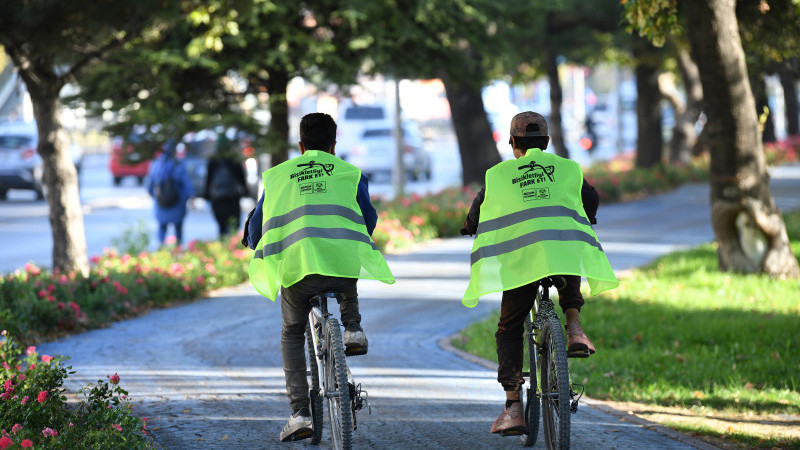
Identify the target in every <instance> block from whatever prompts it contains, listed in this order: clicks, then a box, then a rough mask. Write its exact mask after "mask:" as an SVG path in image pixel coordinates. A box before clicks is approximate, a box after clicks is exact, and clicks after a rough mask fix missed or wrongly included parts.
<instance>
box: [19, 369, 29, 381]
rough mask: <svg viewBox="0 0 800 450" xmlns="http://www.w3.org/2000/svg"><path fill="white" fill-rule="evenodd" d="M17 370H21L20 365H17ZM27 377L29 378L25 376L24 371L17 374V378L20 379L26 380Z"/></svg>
mask: <svg viewBox="0 0 800 450" xmlns="http://www.w3.org/2000/svg"><path fill="white" fill-rule="evenodd" d="M17 370H19V366H17ZM25 378H27V377H26V376H25V374H24V373H21V374H19V375H17V379H18V380H19V381H25Z"/></svg>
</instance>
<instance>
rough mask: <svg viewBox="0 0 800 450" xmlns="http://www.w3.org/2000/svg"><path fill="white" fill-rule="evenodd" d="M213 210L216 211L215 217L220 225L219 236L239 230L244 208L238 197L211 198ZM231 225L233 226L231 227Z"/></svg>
mask: <svg viewBox="0 0 800 450" xmlns="http://www.w3.org/2000/svg"><path fill="white" fill-rule="evenodd" d="M211 210H212V211H213V212H214V218H215V219H216V220H217V225H218V226H219V237H223V236H225V235H227V234H228V233H229V232H232V231H238V230H239V226H240V225H241V215H242V210H241V207H240V206H239V199H238V198H223V199H216V200H211ZM231 227H233V228H232V229H231Z"/></svg>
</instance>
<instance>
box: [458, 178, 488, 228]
mask: <svg viewBox="0 0 800 450" xmlns="http://www.w3.org/2000/svg"><path fill="white" fill-rule="evenodd" d="M485 196H486V187H482V188H481V190H480V191H478V195H476V196H475V199H474V200H472V206H471V207H470V208H469V212H468V213H467V218H466V220H464V231H466V232H467V233H466V234H469V235H470V236H472V235H473V234H477V233H478V223H479V222H480V218H481V205H482V204H483V199H484V197H485ZM462 234H464V233H462Z"/></svg>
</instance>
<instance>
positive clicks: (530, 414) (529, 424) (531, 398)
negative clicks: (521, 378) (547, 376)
mask: <svg viewBox="0 0 800 450" xmlns="http://www.w3.org/2000/svg"><path fill="white" fill-rule="evenodd" d="M525 342H526V343H527V344H528V371H529V372H530V376H529V377H528V381H529V383H528V387H527V388H525V387H523V389H522V394H524V396H523V397H521V398H524V401H525V406H524V408H525V409H524V413H525V434H523V435H522V436H520V440H521V441H522V445H523V446H524V447H533V444H535V443H536V439H537V438H538V437H539V412H540V411H541V406H540V401H539V396H537V395H536V391H537V390H538V383H537V381H536V362H537V358H536V342H535V341H534V340H533V323H532V322H531V318H530V316H528V317H527V318H526V319H525Z"/></svg>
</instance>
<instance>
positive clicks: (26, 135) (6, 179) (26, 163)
mask: <svg viewBox="0 0 800 450" xmlns="http://www.w3.org/2000/svg"><path fill="white" fill-rule="evenodd" d="M38 145H39V131H38V130H37V128H36V123H34V122H9V123H5V124H3V125H2V126H0V199H5V198H6V196H7V195H8V190H9V189H25V190H33V191H36V196H37V198H39V199H42V198H44V195H45V190H46V188H45V186H44V183H43V181H42V173H43V162H42V158H41V156H39V153H38V152H37V146H38ZM68 145H69V149H70V154H71V156H72V162H73V164H75V169H76V170H77V172H78V179H79V180H80V172H81V165H82V162H83V150H82V149H81V147H80V146H79V145H78V144H77V143H75V142H69V143H68Z"/></svg>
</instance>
